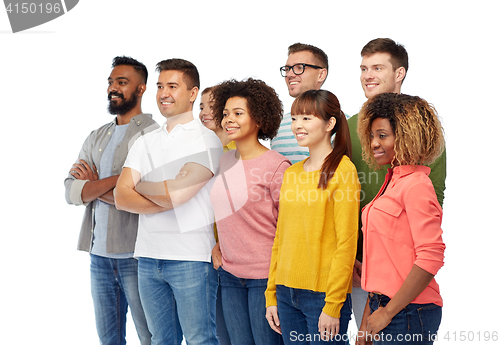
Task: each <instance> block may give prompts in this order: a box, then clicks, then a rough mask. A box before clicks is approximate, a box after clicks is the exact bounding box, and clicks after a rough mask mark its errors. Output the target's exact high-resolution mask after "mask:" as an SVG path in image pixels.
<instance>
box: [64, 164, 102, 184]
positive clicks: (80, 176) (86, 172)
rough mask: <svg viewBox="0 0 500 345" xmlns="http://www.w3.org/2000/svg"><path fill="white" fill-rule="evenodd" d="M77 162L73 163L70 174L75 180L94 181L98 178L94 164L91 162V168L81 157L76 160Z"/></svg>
mask: <svg viewBox="0 0 500 345" xmlns="http://www.w3.org/2000/svg"><path fill="white" fill-rule="evenodd" d="M78 162H79V163H75V164H73V166H72V167H71V170H70V171H69V173H70V175H71V176H73V177H74V178H76V179H77V180H89V181H96V180H99V174H98V173H97V168H96V166H95V164H92V168H90V166H89V165H88V163H87V162H85V161H84V160H83V159H79V160H78Z"/></svg>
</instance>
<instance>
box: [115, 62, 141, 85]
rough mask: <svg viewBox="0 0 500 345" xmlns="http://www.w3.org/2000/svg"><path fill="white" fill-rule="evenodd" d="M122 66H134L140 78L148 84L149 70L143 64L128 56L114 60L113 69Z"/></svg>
mask: <svg viewBox="0 0 500 345" xmlns="http://www.w3.org/2000/svg"><path fill="white" fill-rule="evenodd" d="M120 65H127V66H132V67H133V68H134V69H135V71H136V72H137V74H139V76H140V77H141V79H142V81H143V83H144V84H146V83H147V82H148V69H147V68H146V66H145V65H144V64H143V63H142V62H139V61H137V60H136V59H132V58H131V57H128V56H117V57H115V58H114V59H113V63H112V64H111V67H112V68H115V67H116V66H120Z"/></svg>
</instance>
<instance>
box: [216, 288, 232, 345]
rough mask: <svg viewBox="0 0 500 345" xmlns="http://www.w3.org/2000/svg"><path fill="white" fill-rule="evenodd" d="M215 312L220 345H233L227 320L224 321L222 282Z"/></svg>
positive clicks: (218, 290) (218, 291)
mask: <svg viewBox="0 0 500 345" xmlns="http://www.w3.org/2000/svg"><path fill="white" fill-rule="evenodd" d="M215 310H216V315H215V323H216V324H217V338H218V339H219V343H220V345H231V341H230V340H229V334H228V333H227V327H226V320H225V319H224V313H223V312H222V293H221V288H220V282H219V288H218V289H217V303H216V306H215Z"/></svg>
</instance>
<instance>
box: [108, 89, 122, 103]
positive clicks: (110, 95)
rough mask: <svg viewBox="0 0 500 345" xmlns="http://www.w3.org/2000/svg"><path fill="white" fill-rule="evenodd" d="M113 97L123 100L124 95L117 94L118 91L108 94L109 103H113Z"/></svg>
mask: <svg viewBox="0 0 500 345" xmlns="http://www.w3.org/2000/svg"><path fill="white" fill-rule="evenodd" d="M112 96H117V97H120V98H121V99H123V94H121V93H119V92H116V91H113V92H110V93H109V94H108V101H111V97H112Z"/></svg>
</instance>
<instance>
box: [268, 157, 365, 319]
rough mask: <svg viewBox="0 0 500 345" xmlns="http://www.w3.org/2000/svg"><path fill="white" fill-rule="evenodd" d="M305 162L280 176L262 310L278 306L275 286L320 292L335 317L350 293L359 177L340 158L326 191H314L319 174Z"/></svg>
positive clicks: (345, 159)
mask: <svg viewBox="0 0 500 345" xmlns="http://www.w3.org/2000/svg"><path fill="white" fill-rule="evenodd" d="M306 160H307V159H306ZM306 160H303V161H301V162H298V163H296V164H294V165H292V166H291V167H290V168H288V169H287V170H286V171H285V175H284V176H283V184H282V185H281V194H280V206H279V207H280V208H279V215H278V224H277V228H276V237H275V239H274V245H273V250H272V257H271V266H270V268H269V280H268V285H267V290H266V307H269V306H274V305H277V302H276V285H284V286H287V287H290V288H296V289H304V290H312V291H318V292H325V294H326V297H325V306H324V308H323V311H324V312H325V313H326V314H328V315H330V316H332V317H336V318H338V317H340V309H341V308H342V305H343V304H344V301H345V299H346V295H347V293H350V292H351V290H352V271H353V266H354V259H355V257H356V248H357V240H358V212H359V197H360V185H359V180H358V174H357V172H356V168H355V167H354V164H352V162H351V161H350V160H349V158H348V157H347V156H344V157H343V158H342V160H341V162H340V164H339V166H338V167H337V170H336V172H335V174H334V176H333V177H332V179H331V180H330V182H329V183H328V188H327V189H325V190H322V189H318V187H317V186H318V181H319V176H320V171H319V170H318V171H313V172H306V171H305V170H304V162H305V161H306ZM278 312H279V310H278Z"/></svg>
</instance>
